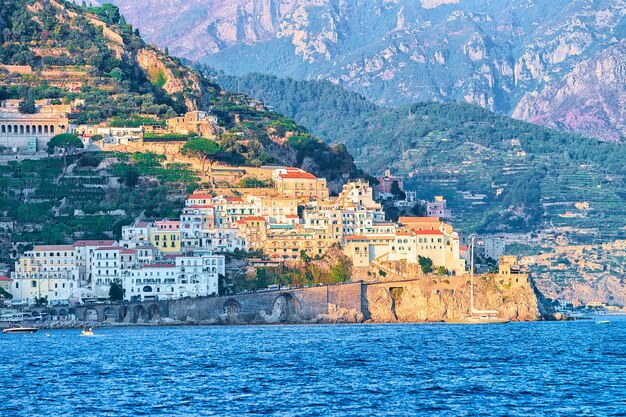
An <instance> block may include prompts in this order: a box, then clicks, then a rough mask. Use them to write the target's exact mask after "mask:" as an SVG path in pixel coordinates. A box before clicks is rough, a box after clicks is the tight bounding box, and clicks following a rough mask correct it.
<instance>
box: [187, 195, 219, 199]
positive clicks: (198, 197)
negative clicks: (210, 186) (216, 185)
mask: <svg viewBox="0 0 626 417" xmlns="http://www.w3.org/2000/svg"><path fill="white" fill-rule="evenodd" d="M211 198H213V196H212V195H211V194H191V195H190V196H189V198H188V200H198V199H204V200H210V199H211Z"/></svg>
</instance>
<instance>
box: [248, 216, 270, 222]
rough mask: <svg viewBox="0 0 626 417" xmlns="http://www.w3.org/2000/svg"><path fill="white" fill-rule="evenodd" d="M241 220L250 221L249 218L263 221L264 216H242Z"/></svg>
mask: <svg viewBox="0 0 626 417" xmlns="http://www.w3.org/2000/svg"><path fill="white" fill-rule="evenodd" d="M243 220H245V221H250V220H259V221H264V220H265V217H262V216H248V217H244V218H243Z"/></svg>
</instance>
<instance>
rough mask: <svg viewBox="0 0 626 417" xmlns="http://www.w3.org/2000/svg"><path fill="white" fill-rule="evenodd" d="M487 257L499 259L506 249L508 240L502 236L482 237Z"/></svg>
mask: <svg viewBox="0 0 626 417" xmlns="http://www.w3.org/2000/svg"><path fill="white" fill-rule="evenodd" d="M482 241H483V246H484V250H485V257H487V258H491V259H493V260H496V261H497V260H498V259H500V257H501V256H502V255H504V251H505V250H506V241H505V239H504V237H502V236H484V237H483V238H482Z"/></svg>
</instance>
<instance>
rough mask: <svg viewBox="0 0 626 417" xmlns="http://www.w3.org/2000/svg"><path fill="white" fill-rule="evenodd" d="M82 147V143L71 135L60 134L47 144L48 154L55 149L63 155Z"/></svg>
mask: <svg viewBox="0 0 626 417" xmlns="http://www.w3.org/2000/svg"><path fill="white" fill-rule="evenodd" d="M82 147H83V141H81V140H80V139H79V137H78V136H76V135H73V134H71V133H61V134H60V135H56V136H54V137H53V138H52V139H50V142H48V153H53V152H54V150H55V149H60V150H61V151H62V152H63V153H66V152H67V151H69V150H71V149H81V148H82Z"/></svg>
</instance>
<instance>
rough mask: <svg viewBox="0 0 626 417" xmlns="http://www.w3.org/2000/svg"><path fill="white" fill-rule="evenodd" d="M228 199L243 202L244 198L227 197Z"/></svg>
mask: <svg viewBox="0 0 626 417" xmlns="http://www.w3.org/2000/svg"><path fill="white" fill-rule="evenodd" d="M226 201H237V202H241V201H243V199H242V198H240V197H226Z"/></svg>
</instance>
